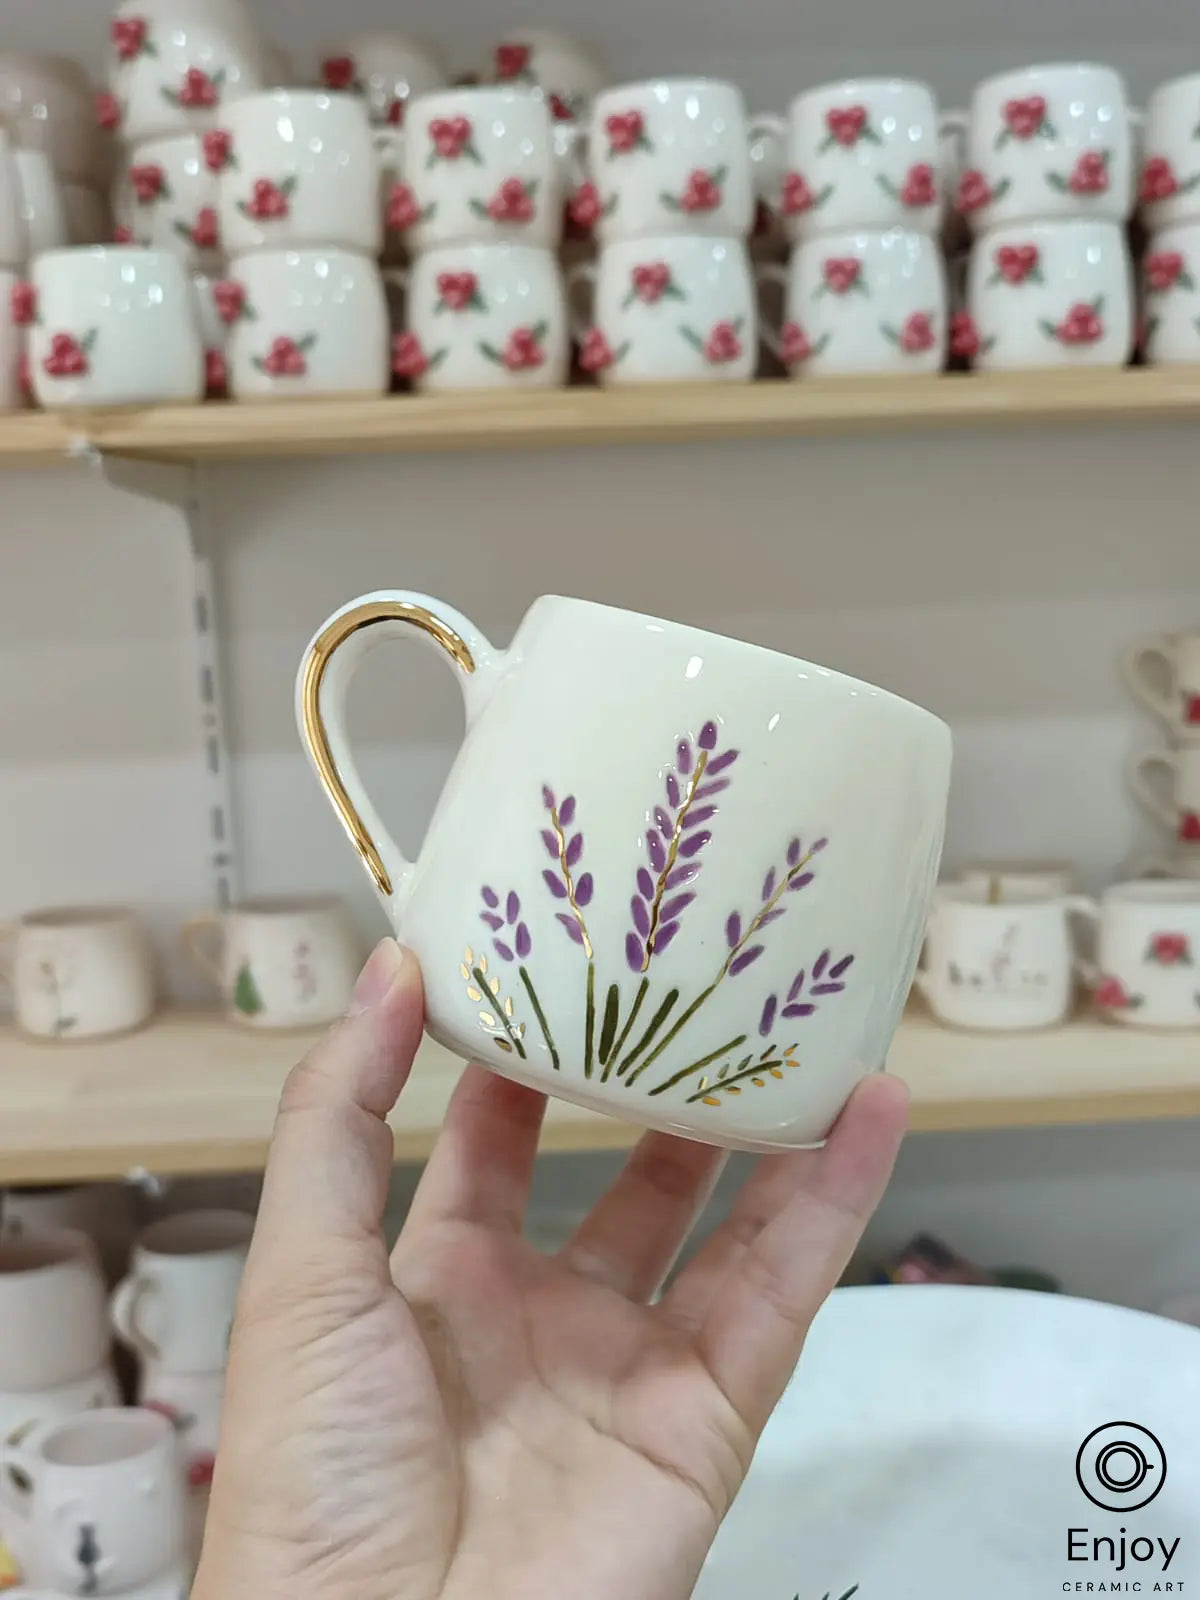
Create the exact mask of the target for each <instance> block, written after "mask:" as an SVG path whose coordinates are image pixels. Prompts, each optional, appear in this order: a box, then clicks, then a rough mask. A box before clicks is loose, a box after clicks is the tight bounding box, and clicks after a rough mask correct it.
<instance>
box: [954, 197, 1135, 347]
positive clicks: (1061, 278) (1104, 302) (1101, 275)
mask: <svg viewBox="0 0 1200 1600" xmlns="http://www.w3.org/2000/svg"><path fill="white" fill-rule="evenodd" d="M967 308H968V311H969V313H970V317H971V323H972V328H973V331H974V354H973V360H974V364H975V365H976V366H977V367H981V368H984V369H994V370H997V371H999V370H1006V369H1017V368H1034V367H1058V366H1100V367H1121V366H1124V364H1125V363H1126V361H1128V359H1129V354H1130V350H1131V348H1132V344H1133V269H1132V266H1131V263H1130V259H1129V246H1128V244H1127V242H1126V238H1125V230H1124V228H1122V227H1121V226H1120V225H1119V224H1118V223H1115V222H1085V221H1073V222H1034V223H1013V224H1012V225H1010V226H1008V227H1004V228H997V229H995V230H994V231H993V232H991V233H989V234H986V235H985V236H983V237H981V238H978V239H977V240H976V241H975V244H974V247H973V249H972V252H971V264H970V268H969V272H968V283H967Z"/></svg>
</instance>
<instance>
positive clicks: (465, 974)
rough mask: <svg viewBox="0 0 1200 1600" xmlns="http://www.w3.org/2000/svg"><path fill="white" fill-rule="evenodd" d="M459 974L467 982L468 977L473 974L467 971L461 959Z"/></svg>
mask: <svg viewBox="0 0 1200 1600" xmlns="http://www.w3.org/2000/svg"><path fill="white" fill-rule="evenodd" d="M458 975H459V977H460V978H461V979H462V981H463V982H464V983H466V981H467V979H468V978H469V977H470V976H471V974H470V973H469V972H468V971H467V969H466V966H465V965H464V964H463V963H462V962H461V961H460V962H459V964H458Z"/></svg>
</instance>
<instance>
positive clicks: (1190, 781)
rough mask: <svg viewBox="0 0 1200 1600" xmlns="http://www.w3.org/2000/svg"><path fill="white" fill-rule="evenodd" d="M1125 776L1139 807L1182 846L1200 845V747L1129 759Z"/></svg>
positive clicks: (1153, 753) (1191, 746)
mask: <svg viewBox="0 0 1200 1600" xmlns="http://www.w3.org/2000/svg"><path fill="white" fill-rule="evenodd" d="M1125 777H1126V781H1127V782H1128V784H1129V789H1130V792H1131V793H1132V795H1133V797H1134V799H1135V800H1136V801H1137V802H1138V804H1139V805H1140V806H1142V807H1143V809H1144V810H1146V811H1147V812H1149V814H1150V815H1151V816H1152V817H1153V818H1154V819H1155V820H1156V821H1157V822H1161V823H1163V824H1164V825H1165V826H1166V827H1167V828H1169V829H1170V831H1171V834H1172V836H1173V837H1174V838H1176V839H1177V840H1178V841H1179V843H1180V844H1181V845H1200V744H1190V745H1184V746H1183V747H1182V748H1181V749H1178V750H1149V751H1147V752H1146V753H1145V754H1144V755H1136V756H1131V757H1130V759H1129V761H1128V762H1127V764H1126V767H1125Z"/></svg>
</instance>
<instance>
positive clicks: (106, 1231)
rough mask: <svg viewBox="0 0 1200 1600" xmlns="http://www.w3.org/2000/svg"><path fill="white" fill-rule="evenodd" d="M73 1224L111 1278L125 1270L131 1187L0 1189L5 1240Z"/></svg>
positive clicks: (86, 1185) (132, 1220)
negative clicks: (97, 1255)
mask: <svg viewBox="0 0 1200 1600" xmlns="http://www.w3.org/2000/svg"><path fill="white" fill-rule="evenodd" d="M46 1228H75V1229H77V1230H78V1231H79V1232H80V1233H86V1234H87V1235H88V1237H89V1238H90V1239H91V1241H92V1243H93V1244H94V1245H95V1246H96V1249H97V1251H98V1252H99V1255H100V1259H101V1263H102V1264H103V1266H104V1270H105V1272H106V1273H107V1274H108V1276H109V1277H110V1279H111V1280H112V1281H115V1280H116V1279H117V1278H118V1277H119V1276H120V1274H121V1273H122V1272H123V1271H124V1270H125V1262H126V1260H127V1259H128V1256H129V1246H130V1243H131V1242H132V1240H133V1235H134V1232H135V1228H136V1223H135V1205H134V1191H133V1189H132V1188H131V1187H130V1186H129V1185H128V1184H124V1183H77V1184H49V1185H40V1184H39V1185H37V1186H36V1187H24V1188H22V1187H15V1188H10V1189H6V1190H4V1191H3V1192H2V1193H0V1234H3V1235H4V1236H5V1237H7V1238H15V1237H17V1236H18V1235H22V1234H29V1233H41V1232H43V1231H44V1230H45V1229H46Z"/></svg>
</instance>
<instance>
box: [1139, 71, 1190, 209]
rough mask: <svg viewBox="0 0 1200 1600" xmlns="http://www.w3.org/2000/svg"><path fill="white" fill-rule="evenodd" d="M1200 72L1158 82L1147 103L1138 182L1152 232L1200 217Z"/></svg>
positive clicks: (1143, 207)
mask: <svg viewBox="0 0 1200 1600" xmlns="http://www.w3.org/2000/svg"><path fill="white" fill-rule="evenodd" d="M1198 129H1200V73H1197V72H1191V73H1188V74H1187V76H1186V77H1182V78H1172V79H1171V81H1170V82H1169V83H1162V84H1159V86H1158V88H1157V89H1155V91H1154V93H1153V94H1152V95H1151V96H1150V99H1149V100H1148V101H1147V103H1146V129H1145V146H1146V153H1145V157H1144V159H1143V161H1142V167H1141V175H1140V178H1139V184H1138V198H1139V200H1140V202H1141V211H1142V220H1143V221H1144V222H1145V224H1146V227H1147V228H1149V229H1150V230H1151V232H1157V230H1158V229H1160V228H1173V227H1177V226H1178V225H1179V224H1180V223H1186V222H1200V139H1198V138H1197V130H1198Z"/></svg>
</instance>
